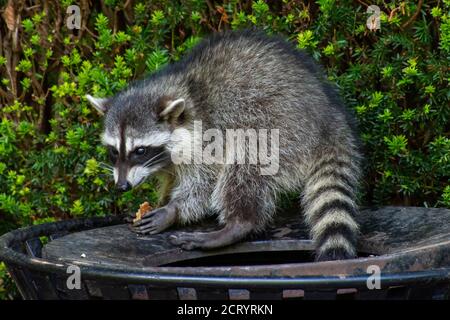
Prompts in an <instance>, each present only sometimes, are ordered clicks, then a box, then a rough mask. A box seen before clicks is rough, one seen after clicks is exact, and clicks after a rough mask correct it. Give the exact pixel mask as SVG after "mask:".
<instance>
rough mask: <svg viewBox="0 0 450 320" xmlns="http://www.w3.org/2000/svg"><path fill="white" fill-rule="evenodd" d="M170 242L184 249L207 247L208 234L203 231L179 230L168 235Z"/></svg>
mask: <svg viewBox="0 0 450 320" xmlns="http://www.w3.org/2000/svg"><path fill="white" fill-rule="evenodd" d="M170 242H171V243H172V244H173V245H176V246H179V247H181V248H182V249H184V250H194V249H207V248H208V245H207V243H208V242H209V234H208V233H203V232H179V233H177V234H173V235H171V236H170Z"/></svg>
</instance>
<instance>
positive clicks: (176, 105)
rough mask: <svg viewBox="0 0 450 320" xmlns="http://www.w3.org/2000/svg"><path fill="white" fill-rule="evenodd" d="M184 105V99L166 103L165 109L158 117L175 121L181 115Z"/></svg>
mask: <svg viewBox="0 0 450 320" xmlns="http://www.w3.org/2000/svg"><path fill="white" fill-rule="evenodd" d="M185 105H186V103H185V101H184V99H177V100H174V101H168V102H167V104H166V106H165V108H164V109H163V110H162V111H161V112H160V113H159V116H160V117H161V118H171V119H177V118H178V117H179V116H180V115H181V114H182V113H183V111H184V108H185Z"/></svg>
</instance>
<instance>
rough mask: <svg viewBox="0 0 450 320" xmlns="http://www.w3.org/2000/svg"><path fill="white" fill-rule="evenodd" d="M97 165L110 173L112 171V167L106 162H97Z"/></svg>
mask: <svg viewBox="0 0 450 320" xmlns="http://www.w3.org/2000/svg"><path fill="white" fill-rule="evenodd" d="M99 167H100V168H102V169H105V170H107V171H109V172H110V173H112V172H113V171H114V168H113V167H111V166H110V165H107V164H106V163H103V162H100V163H99Z"/></svg>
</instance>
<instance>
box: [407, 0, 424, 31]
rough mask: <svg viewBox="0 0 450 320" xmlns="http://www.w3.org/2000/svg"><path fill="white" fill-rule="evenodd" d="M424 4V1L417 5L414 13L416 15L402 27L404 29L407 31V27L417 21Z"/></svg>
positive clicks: (421, 0)
mask: <svg viewBox="0 0 450 320" xmlns="http://www.w3.org/2000/svg"><path fill="white" fill-rule="evenodd" d="M422 4H423V0H419V3H418V4H417V9H416V12H414V14H413V15H412V17H411V18H409V20H408V21H406V22H405V23H404V24H403V25H402V29H405V28H406V27H408V26H409V25H410V24H411V23H413V22H414V21H415V20H416V19H417V16H418V15H419V13H420V10H421V9H422Z"/></svg>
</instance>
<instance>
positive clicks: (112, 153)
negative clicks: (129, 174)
mask: <svg viewBox="0 0 450 320" xmlns="http://www.w3.org/2000/svg"><path fill="white" fill-rule="evenodd" d="M108 149H109V159H110V161H111V162H115V161H116V159H117V156H118V155H119V151H117V149H116V148H114V147H110V148H108Z"/></svg>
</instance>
